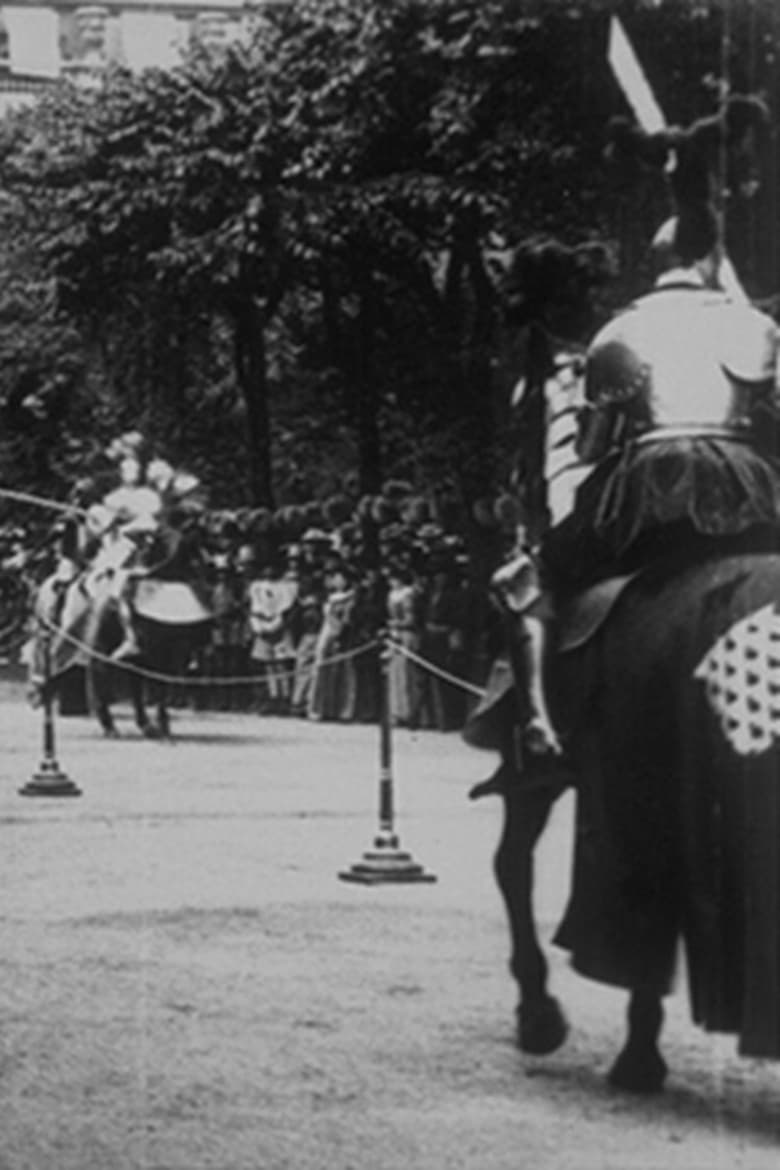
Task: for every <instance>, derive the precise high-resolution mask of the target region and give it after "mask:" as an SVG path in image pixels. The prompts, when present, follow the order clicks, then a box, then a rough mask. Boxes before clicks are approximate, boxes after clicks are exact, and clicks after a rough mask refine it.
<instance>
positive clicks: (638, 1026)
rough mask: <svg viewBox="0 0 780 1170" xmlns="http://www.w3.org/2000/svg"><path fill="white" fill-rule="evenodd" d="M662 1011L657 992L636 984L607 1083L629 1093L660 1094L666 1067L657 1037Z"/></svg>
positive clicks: (661, 1025)
mask: <svg viewBox="0 0 780 1170" xmlns="http://www.w3.org/2000/svg"><path fill="white" fill-rule="evenodd" d="M663 1021H664V1010H663V1004H662V998H661V995H660V993H659V992H658V991H657V990H656V989H655V988H652V987H636V988H634V990H633V991H632V993H631V998H630V999H629V1002H628V1035H627V1037H626V1043H625V1045H624V1046H623V1049H622V1051H621V1052H620V1055H619V1056H618V1058H617V1060H616V1061H615V1063H614V1064H613V1065H612V1068H611V1069H610V1071H609V1083H610V1084H611V1085H614V1087H615V1088H616V1089H625V1090H627V1091H628V1092H630V1093H660V1091H661V1090H662V1089H663V1087H664V1081H665V1080H666V1074H667V1072H668V1068H667V1065H666V1061H665V1060H664V1058H663V1057H662V1056H661V1052H660V1049H659V1047H658V1040H659V1037H660V1035H661V1028H662V1027H663Z"/></svg>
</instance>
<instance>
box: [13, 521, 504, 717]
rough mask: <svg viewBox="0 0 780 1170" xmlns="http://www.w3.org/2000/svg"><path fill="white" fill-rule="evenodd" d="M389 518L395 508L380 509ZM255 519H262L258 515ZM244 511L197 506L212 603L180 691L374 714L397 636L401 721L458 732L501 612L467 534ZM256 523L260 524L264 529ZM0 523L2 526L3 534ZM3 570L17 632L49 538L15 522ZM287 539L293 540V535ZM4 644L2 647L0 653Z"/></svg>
mask: <svg viewBox="0 0 780 1170" xmlns="http://www.w3.org/2000/svg"><path fill="white" fill-rule="evenodd" d="M380 518H381V519H384V520H387V516H383V517H380ZM254 519H255V520H256V517H255V518H254ZM251 520H252V518H250V522H247V521H246V518H245V517H243V516H241V515H240V514H239V515H236V514H235V513H233V514H230V513H223V514H221V515H220V514H213V513H212V514H206V513H204V514H203V515H202V516H200V517H199V518H197V521H196V527H197V533H198V544H199V546H200V552H201V556H200V565H201V568H200V579H199V581H198V591H199V592H200V594H201V596H202V598H203V600H204V601H205V603H206V605H207V607H208V608H209V610H210V611H211V613H212V614H213V618H212V621H211V622H210V625H209V629H208V632H207V636H206V639H205V641H204V644H203V645H202V646H201V647H200V649H198V650H197V651H196V652H194V654H193V657H192V659H191V662H190V667H189V674H188V681H189V683H190V684H191V685H184V686H183V687H181V688H179V691H178V695H177V698H176V700H175V701H176V702H178V703H179V704H180V705H187V706H192V707H195V708H197V709H200V710H216V711H236V712H238V711H243V712H256V713H258V714H275V715H285V716H291V717H298V718H305V719H310V720H323V721H357V722H374V721H376V720H377V718H378V716H379V654H380V646H381V642H380V640H379V637H378V636H379V634H380V632H382V631H387V633H388V634H389V637H390V639H391V641H392V643H393V646H394V647H395V648H394V649H393V652H392V653H391V655H390V657H389V664H388V670H387V679H388V689H389V706H390V711H391V716H392V720H393V723H394V724H395V725H396V726H401V727H408V728H412V729H416V728H421V729H422V728H435V729H438V730H443V731H446V730H455V729H458V728H460V727H461V726H462V725H463V722H464V720H465V718H466V716H467V713H468V710H469V709H470V707H471V706H472V705H473V704H474V703H475V702H476V696H477V694H478V692H479V690H480V688H481V687H482V686H483V685H484V682H485V680H486V678H487V674H488V671H489V668H490V663H491V661H492V658H493V656H494V654H495V652H496V649H497V645H498V637H499V634H498V630H497V621H498V619H497V615H496V612H495V610H494V608H493V606H492V605H491V602H490V598H489V595H488V593H487V590H486V589H485V588H484V586H482V585H480V584H479V583H478V581H477V578H476V577H475V574H474V572H473V569H474V566H473V565H472V563H471V562H470V558H469V557H468V555H467V553H466V550H465V545H464V543H463V541H462V539H461V538H460V537H459V536H457V535H454V534H452V533H451V532H447V531H446V530H445V529H444V528H443V527H442V526H441V525H438V524H436V523H432V522H430V521H429V520H428V521H426V520H425V519H423V522H422V523H403V522H397V521H396V522H394V521H393V519H392V517H391V519H390V523H384V524H372V525H369V529H370V531H371V532H373V534H374V536H375V539H376V543H375V546H374V547H373V548H371V547H367V544H366V540H365V535H366V531H367V529H366V526H365V525H363V526H362V527H361V525H360V524H359V523H355V522H353V521H354V518H353V517H350V522H348V523H341V524H338V523H336V524H330V525H329V524H328V523H327V521H324V522H321V523H320V524H314V525H309V526H308V527H305V528H303V529H302V530H301V529H300V525H299V531H298V533H295V534H294V535H293V537H292V538H289V533H287V534H285V533H283V532H282V534H281V535H282V538H280V530H279V525H278V524H277V527H276V530H274V531H272V532H270V533H269V531H267V530H266V529H267V526H266V525H264V524H262V523H261V524H260V525H259V526H258V525H257V524H256V523H252V522H251ZM258 529H259V530H258ZM0 535H2V534H0ZM6 535H7V536H8V539H5V540H3V541H2V542H1V543H2V548H0V552H1V553H2V557H0V560H1V561H2V566H3V569H4V572H2V573H0V579H2V580H1V581H0V584H1V583H2V581H4V582H6V584H8V583H11V582H12V583H13V584H14V613H13V614H11V611H10V609H8V608H7V607H4V608H5V609H6V617H7V618H8V619H9V620H8V621H7V622H6V625H7V626H8V629H9V631H11V629H12V627H13V626H14V622H15V620H16V625H17V627H18V618H19V615H20V613H21V610H20V604H22V602H23V597H24V591H22V590H21V589H20V588H19V582H20V581H21V580H26V583H27V596H28V610H29V600H31V599H32V597H33V596H34V592H35V588H36V586H37V584H38V583H39V582H40V581H41V580H42V579H43V578H44V577H45V576H46V575H47V573H48V572H50V571H52V570H53V568H54V567H55V559H56V553H55V551H54V547H55V546H54V544H53V542H52V541H51V540H48V541H47V540H46V539H44V537H43V535H42V532H41V530H39V531H38V534H37V536H33V534H32V533H31V532H30V531H25V530H24V528H23V527H22V528H19V527H14V528H13V531H12V532H11V529H10V528H9V530H8V533H7V534H6ZM285 535H286V536H287V537H288V538H287V539H285V538H284V536H285ZM6 649H7V648H6V647H3V646H0V654H3V653H4V651H5V650H6Z"/></svg>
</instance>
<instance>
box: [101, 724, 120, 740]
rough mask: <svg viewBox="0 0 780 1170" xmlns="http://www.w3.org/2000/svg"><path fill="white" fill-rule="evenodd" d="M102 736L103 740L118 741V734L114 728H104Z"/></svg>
mask: <svg viewBox="0 0 780 1170" xmlns="http://www.w3.org/2000/svg"><path fill="white" fill-rule="evenodd" d="M103 736H104V738H105V739H119V738H120V736H119V732H118V731H117V729H116V728H115V727H104V728H103Z"/></svg>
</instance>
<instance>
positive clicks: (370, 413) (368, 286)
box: [355, 273, 382, 495]
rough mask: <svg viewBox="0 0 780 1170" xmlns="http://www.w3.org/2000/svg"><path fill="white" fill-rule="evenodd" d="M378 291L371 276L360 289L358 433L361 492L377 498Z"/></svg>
mask: <svg viewBox="0 0 780 1170" xmlns="http://www.w3.org/2000/svg"><path fill="white" fill-rule="evenodd" d="M375 327H376V290H375V288H374V286H373V282H372V280H371V275H370V274H369V273H366V274H364V277H363V279H362V281H361V286H360V310H359V313H358V322H357V361H356V370H355V388H356V391H357V432H358V460H359V475H360V490H361V492H363V493H365V494H368V495H376V494H377V493H378V492H380V491H381V488H382V441H381V438H380V434H379V395H378V394H377V387H376V378H375V375H374V369H373V361H372V357H373V345H374V329H375Z"/></svg>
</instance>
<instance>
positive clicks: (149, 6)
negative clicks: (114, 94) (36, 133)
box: [0, 0, 252, 113]
mask: <svg viewBox="0 0 780 1170" xmlns="http://www.w3.org/2000/svg"><path fill="white" fill-rule="evenodd" d="M251 22H252V6H251V3H248V2H247V0H159V2H157V0H103V2H102V3H100V4H76V3H68V0H51V2H50V3H48V4H40V3H25V2H24V0H17V3H15V4H0V113H2V112H4V111H5V110H7V109H8V108H10V107H12V106H14V105H18V104H20V103H23V102H27V101H30V100H32V99H34V97H35V96H36V94H38V93H40V92H41V90H42V89H43V88H45V87H46V86H49V85H51V84H52V83H53V82H55V81H57V80H59V79H62V78H69V79H71V80H72V81H74V82H77V83H80V84H89V83H90V81H93V80H94V79H95V78H97V77H99V76H100V74H101V73H102V72H103V70H105V69H106V68H107V67H109V66H111V65H117V66H121V67H124V68H128V69H132V70H141V69H144V68H149V67H159V68H172V67H173V66H175V65H176V64H177V63H178V62H179V61H180V60H181V58H182V55H183V54H184V53H186V52H187V50H188V49H189V47H190V46H191V44H192V43H193V41H200V42H201V43H204V44H207V45H209V46H214V45H223V44H228V43H229V42H230V41H232V40H236V39H242V38H244V37H246V36H248V35H249V31H250V28H251Z"/></svg>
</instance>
